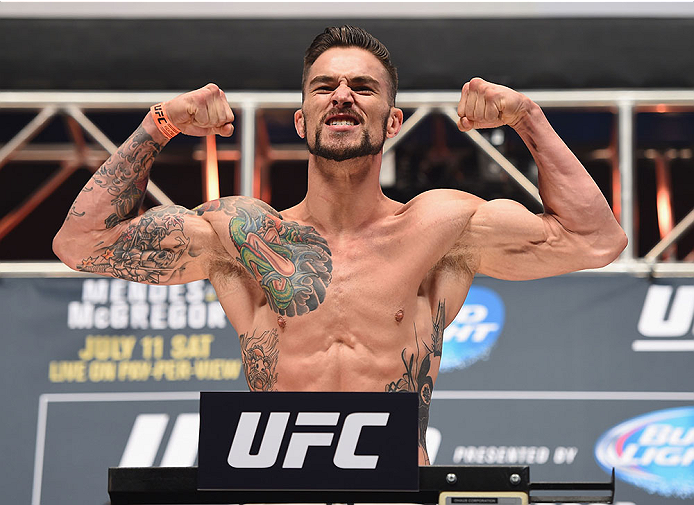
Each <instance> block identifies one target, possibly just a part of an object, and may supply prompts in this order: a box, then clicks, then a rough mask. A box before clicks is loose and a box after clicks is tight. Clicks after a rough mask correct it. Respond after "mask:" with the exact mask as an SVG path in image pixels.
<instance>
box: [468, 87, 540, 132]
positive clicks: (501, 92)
mask: <svg viewBox="0 0 694 505" xmlns="http://www.w3.org/2000/svg"><path fill="white" fill-rule="evenodd" d="M531 103H532V102H531V101H530V99H529V98H528V97H526V96H525V95H523V94H521V93H519V92H517V91H514V90H512V89H511V88H507V87H506V86H501V85H499V84H493V83H491V82H487V81H485V80H483V79H480V78H479V77H475V78H474V79H472V80H471V81H469V82H467V83H465V85H464V86H463V91H462V94H461V96H460V102H459V103H458V116H460V120H459V121H458V129H459V130H460V131H461V132H466V131H469V130H474V129H478V128H496V127H497V126H501V125H509V126H511V127H515V126H516V125H517V124H518V123H519V122H520V121H521V120H522V119H523V118H524V117H525V115H526V114H527V113H528V112H529V110H530V104H531Z"/></svg>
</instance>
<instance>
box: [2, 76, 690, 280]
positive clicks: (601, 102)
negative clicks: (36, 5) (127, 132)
mask: <svg viewBox="0 0 694 505" xmlns="http://www.w3.org/2000/svg"><path fill="white" fill-rule="evenodd" d="M524 93H525V94H526V95H527V96H528V97H530V98H531V99H532V100H533V101H535V102H536V103H538V104H539V105H540V106H541V107H542V108H544V109H549V108H558V109H559V108H561V109H576V110H592V111H595V110H603V111H611V112H612V113H614V114H616V116H617V124H618V129H617V132H616V133H617V135H616V137H615V139H614V140H615V141H614V142H613V145H612V146H611V147H610V148H608V149H607V150H606V153H605V157H606V158H608V159H609V160H610V161H611V162H612V164H613V174H614V176H615V177H616V178H617V180H618V183H617V184H615V190H614V194H613V202H614V205H613V207H614V208H613V211H614V212H615V214H616V215H617V216H618V219H619V220H620V223H621V225H622V227H623V229H624V231H625V233H626V234H627V237H628V238H629V245H628V246H627V248H626V249H625V251H624V252H623V253H622V255H621V257H620V258H619V260H617V261H616V262H614V263H613V264H612V265H610V266H608V267H606V268H603V269H599V270H595V271H591V272H604V273H618V272H621V273H625V272H626V273H632V274H636V275H678V276H694V263H686V262H672V261H660V260H661V259H662V258H663V256H664V255H665V254H666V252H667V251H668V248H669V247H671V246H672V245H673V244H675V243H676V242H677V241H678V240H679V239H680V238H681V237H682V236H683V235H684V234H685V233H686V232H687V231H688V230H689V229H691V228H692V227H693V226H694V208H693V209H692V211H690V212H689V214H688V215H687V216H686V217H685V218H684V219H682V220H681V221H680V222H679V223H677V224H676V225H675V226H674V227H671V229H669V230H666V231H665V232H663V231H662V230H661V235H663V236H662V240H661V241H660V242H659V243H658V244H657V245H656V246H655V247H653V249H652V250H651V251H649V252H648V253H647V254H646V255H645V256H644V257H643V258H636V256H635V252H634V240H635V236H636V234H635V229H634V226H635V225H634V221H635V218H634V203H635V201H634V197H635V196H634V166H635V163H634V161H635V145H634V144H635V142H634V132H635V114H636V112H641V111H658V112H662V111H670V110H686V111H694V91H691V90H652V91H651V90H649V91H639V90H577V91H562V90H556V91H524ZM178 94H179V93H178V92H171V91H161V92H159V91H152V92H54V91H45V92H44V91H35V92H20V91H16V92H15V91H0V112H2V111H9V110H13V111H32V112H35V113H36V116H35V117H34V119H33V120H31V121H30V122H29V123H28V124H27V125H26V126H25V127H24V128H22V129H21V130H20V131H19V132H18V133H17V134H16V135H15V136H14V138H12V139H11V140H10V141H9V142H7V143H6V144H5V145H4V146H1V147H0V169H2V167H3V165H5V164H6V163H7V162H8V161H10V160H12V159H13V158H19V157H21V156H22V154H23V152H24V150H25V148H26V147H27V145H28V144H29V142H30V141H31V140H32V138H34V136H35V135H37V134H38V133H39V132H40V131H41V130H42V129H43V128H44V127H45V126H46V125H47V124H48V123H49V122H50V121H51V120H52V119H53V118H54V117H56V116H58V115H60V116H64V117H65V118H66V119H67V123H68V128H69V132H70V136H71V139H72V143H73V146H72V149H69V150H68V151H69V152H67V153H66V152H65V150H63V151H60V150H56V151H54V152H53V154H51V153H46V152H44V153H42V154H41V156H42V157H41V159H43V160H45V161H56V162H61V169H60V170H58V171H57V172H56V173H55V174H54V175H53V176H52V177H51V178H49V179H48V180H47V181H45V182H44V183H43V185H42V186H41V187H40V188H39V189H37V190H36V191H35V192H34V193H33V194H32V195H31V196H30V197H29V198H28V199H27V200H25V201H24V202H23V203H22V204H21V205H20V206H19V207H17V208H16V209H14V210H13V211H12V212H10V213H9V214H8V215H6V216H4V217H2V219H0V240H2V238H3V237H4V236H5V235H6V234H7V233H8V232H9V231H10V230H11V229H12V228H13V227H14V226H16V225H17V224H18V223H19V222H21V220H22V219H24V218H25V217H26V216H27V215H28V214H29V213H30V212H31V211H32V210H33V209H34V208H36V206H38V205H39V203H40V202H42V201H43V200H44V199H45V198H46V197H47V196H49V195H50V194H51V193H52V192H53V191H55V190H56V189H57V188H58V187H59V186H60V185H61V184H62V182H64V181H65V180H66V179H67V178H68V177H69V176H70V175H71V174H72V172H73V171H74V170H76V169H77V168H78V167H80V166H87V167H88V168H90V169H91V170H96V169H97V168H98V166H100V164H101V163H102V162H103V161H104V160H105V158H106V157H107V155H108V154H112V153H114V152H115V151H116V150H117V146H116V144H114V143H113V142H112V141H111V140H110V139H109V138H108V137H107V136H106V135H105V134H104V133H103V132H102V131H101V130H100V129H99V128H98V127H97V126H96V125H95V124H94V123H93V122H92V121H91V120H89V119H88V118H87V116H86V115H85V112H89V111H100V112H104V111H114V112H115V111H135V110H141V111H145V110H146V109H147V108H148V107H149V106H150V105H151V104H152V103H156V102H160V101H162V100H168V99H170V98H173V97H174V96H176V95H178ZM226 95H227V99H228V101H229V103H230V104H231V106H232V108H233V109H234V110H235V111H236V112H240V113H241V114H240V115H241V128H240V130H241V131H240V136H241V138H240V141H239V147H238V149H233V150H219V151H218V150H217V147H216V142H215V139H214V137H209V138H207V139H203V140H202V142H203V146H202V149H201V153H202V154H200V156H199V158H200V160H201V161H202V164H203V180H204V188H205V189H204V191H205V195H204V196H205V197H206V199H212V198H216V197H218V196H219V195H218V190H217V193H215V181H217V180H218V168H217V160H233V161H238V162H239V163H240V177H239V180H240V184H239V187H240V194H243V195H247V196H255V197H258V198H262V197H267V196H268V195H269V193H266V192H264V191H263V190H262V189H261V188H262V187H265V189H266V190H267V191H269V187H268V185H267V183H265V184H264V186H263V184H261V183H262V182H263V180H264V179H265V178H266V174H265V172H267V170H265V168H266V165H267V163H268V162H271V161H273V160H277V159H285V160H286V159H307V155H306V153H305V150H299V149H296V148H293V149H292V148H287V147H286V146H284V148H283V146H273V145H271V144H270V142H269V139H268V138H267V134H266V132H264V130H263V128H259V122H262V118H261V119H259V117H260V115H259V114H258V112H259V111H262V112H266V111H271V110H281V109H285V110H294V109H297V108H299V107H300V104H301V94H300V93H298V92H297V93H294V92H231V93H227V94H226ZM459 98H460V93H459V92H447V91H424V92H408V91H401V92H400V93H399V94H398V106H399V107H400V108H403V109H406V110H410V111H412V114H411V115H410V116H409V117H408V119H407V121H405V123H404V124H403V127H402V130H401V132H400V134H399V135H398V137H395V138H393V139H389V140H388V141H387V142H386V144H385V146H384V154H385V155H387V154H388V153H391V151H393V150H394V149H395V148H396V146H397V145H398V144H399V143H400V142H401V141H402V140H403V139H404V138H405V137H407V135H408V133H409V132H411V131H412V130H413V129H414V128H415V127H416V125H417V124H418V123H420V122H421V121H422V120H423V119H424V118H425V117H427V116H428V115H430V114H433V113H437V114H442V115H443V116H445V117H448V118H450V120H451V121H453V122H456V123H457V121H458V116H457V114H456V106H457V103H458V100H459ZM85 133H86V135H88V136H89V137H91V138H92V139H93V140H94V141H95V142H96V143H97V144H98V145H99V146H100V147H101V148H103V150H104V151H102V152H95V150H94V149H90V148H89V147H88V146H87V144H86V142H85V138H84V134H85ZM466 135H467V136H468V138H469V139H470V141H472V142H473V143H474V145H475V146H476V147H478V148H479V149H480V150H481V152H483V153H484V154H485V155H487V156H489V158H491V159H492V160H493V161H494V162H495V163H497V164H498V165H499V166H500V167H501V168H502V169H503V170H504V171H505V172H506V173H507V174H508V175H509V177H510V178H511V180H512V181H514V183H515V184H517V185H518V186H519V187H520V188H522V190H523V191H525V192H526V193H527V194H528V195H529V196H530V197H531V198H533V199H534V200H536V201H538V202H540V197H539V191H538V189H537V187H536V186H535V185H534V184H533V183H532V182H531V181H529V180H528V179H527V178H526V177H525V176H524V175H523V174H522V173H521V172H520V171H519V170H518V169H517V168H516V167H515V166H514V165H513V163H511V162H510V161H509V160H508V159H507V158H506V157H505V156H504V155H503V154H502V153H501V152H500V151H499V150H498V149H497V148H496V147H495V146H494V145H492V144H491V143H490V142H489V141H488V140H487V139H486V138H485V137H484V136H483V135H481V134H480V133H479V132H477V131H474V130H473V131H470V132H467V134H466ZM391 154H392V153H391ZM35 156H36V153H35ZM196 158H197V157H196ZM382 175H383V174H382ZM148 193H149V195H150V196H151V197H152V199H153V200H154V201H156V202H157V203H159V204H172V203H174V202H173V201H172V200H171V199H170V198H169V197H168V196H167V195H166V194H165V193H164V192H163V191H162V190H161V189H160V188H159V187H158V186H157V185H156V183H155V182H153V181H151V180H150V183H149V186H148ZM66 272H68V270H66V269H64V268H62V266H59V267H57V268H56V267H55V266H54V265H48V264H46V263H41V264H39V265H36V264H34V265H27V264H25V263H5V264H0V274H17V275H22V274H26V275H42V274H43V275H52V274H58V275H61V274H64V273H66Z"/></svg>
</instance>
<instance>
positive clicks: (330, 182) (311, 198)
mask: <svg viewBox="0 0 694 505" xmlns="http://www.w3.org/2000/svg"><path fill="white" fill-rule="evenodd" d="M380 167H381V155H380V154H378V155H375V156H365V157H361V158H354V159H351V160H346V161H342V162H336V161H331V160H326V159H325V158H319V157H316V156H313V155H310V157H309V164H308V190H307V192H306V198H305V199H304V201H303V202H302V204H301V205H302V207H303V208H304V210H305V211H306V212H308V214H309V215H310V219H311V221H313V222H315V223H316V224H317V225H319V226H320V228H322V229H323V230H324V231H327V232H336V233H337V232H343V233H344V232H349V231H353V230H357V229H361V228H363V227H365V226H367V225H368V224H369V223H371V222H373V221H374V220H376V219H378V218H379V217H381V216H382V215H383V213H384V211H385V206H386V204H387V202H389V200H388V198H386V196H385V195H384V194H383V191H381V185H380V182H379V172H380Z"/></svg>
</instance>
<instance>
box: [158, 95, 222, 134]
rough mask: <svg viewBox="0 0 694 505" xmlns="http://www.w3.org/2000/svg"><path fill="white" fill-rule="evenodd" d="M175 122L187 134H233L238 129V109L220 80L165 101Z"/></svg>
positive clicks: (171, 118)
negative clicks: (231, 102)
mask: <svg viewBox="0 0 694 505" xmlns="http://www.w3.org/2000/svg"><path fill="white" fill-rule="evenodd" d="M164 107H165V108H166V113H167V115H168V116H169V119H170V120H171V122H172V123H173V124H174V125H175V126H176V127H177V128H178V129H179V130H181V131H182V132H183V133H185V134H186V135H193V136H196V137H204V136H206V135H212V134H214V133H216V134H218V135H221V136H223V137H229V136H231V134H232V133H233V132H234V126H233V125H232V124H231V122H232V121H233V120H234V113H233V112H232V111H231V107H230V106H229V103H228V102H227V98H226V95H225V94H224V91H222V90H221V89H219V86H217V85H216V84H212V83H210V84H208V85H207V86H205V87H204V88H200V89H196V90H195V91H191V92H189V93H185V94H183V95H179V96H177V97H176V98H174V99H172V100H169V101H168V102H166V103H165V104H164Z"/></svg>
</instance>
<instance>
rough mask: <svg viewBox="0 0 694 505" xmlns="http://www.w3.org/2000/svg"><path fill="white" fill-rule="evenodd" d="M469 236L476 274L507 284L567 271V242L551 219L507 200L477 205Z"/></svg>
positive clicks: (568, 250)
mask: <svg viewBox="0 0 694 505" xmlns="http://www.w3.org/2000/svg"><path fill="white" fill-rule="evenodd" d="M468 232H469V236H470V239H469V240H470V242H471V244H472V247H473V249H474V250H475V251H477V253H478V255H479V269H478V271H479V273H482V274H485V275H489V276H492V277H497V278H501V279H509V280H524V279H536V278H539V277H547V276H550V275H558V274H561V273H565V272H568V271H570V270H571V269H572V268H571V267H570V266H569V263H571V261H570V260H571V251H572V250H573V246H572V245H571V239H570V237H569V236H568V235H567V233H566V230H564V229H563V228H562V227H561V225H560V224H559V222H557V221H556V219H554V218H553V217H551V216H549V215H546V214H542V215H537V214H533V213H532V212H530V211H529V210H527V209H526V208H525V207H524V206H522V205H521V204H519V203H517V202H514V201H511V200H492V201H489V202H484V203H483V204H481V205H480V206H479V207H478V208H477V210H476V211H475V213H474V214H473V216H472V217H471V219H470V226H469V230H468Z"/></svg>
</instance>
